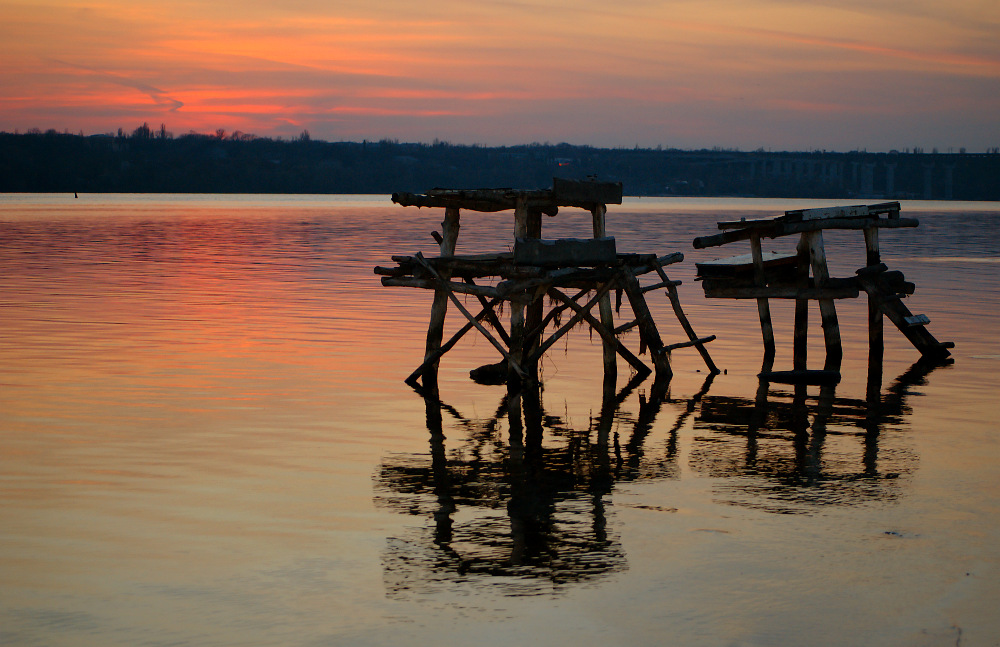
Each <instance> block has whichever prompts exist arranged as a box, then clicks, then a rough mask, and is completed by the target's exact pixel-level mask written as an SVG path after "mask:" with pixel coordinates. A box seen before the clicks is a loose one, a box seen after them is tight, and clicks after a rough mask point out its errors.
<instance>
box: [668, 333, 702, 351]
mask: <svg viewBox="0 0 1000 647" xmlns="http://www.w3.org/2000/svg"><path fill="white" fill-rule="evenodd" d="M710 341H715V335H709V336H708V337H699V338H698V339H692V340H689V341H681V342H677V343H676V344H667V345H666V346H664V347H663V350H664V351H666V352H668V353H669V352H670V351H674V350H677V349H678V348H689V347H691V346H698V345H700V344H707V343H708V342H710Z"/></svg>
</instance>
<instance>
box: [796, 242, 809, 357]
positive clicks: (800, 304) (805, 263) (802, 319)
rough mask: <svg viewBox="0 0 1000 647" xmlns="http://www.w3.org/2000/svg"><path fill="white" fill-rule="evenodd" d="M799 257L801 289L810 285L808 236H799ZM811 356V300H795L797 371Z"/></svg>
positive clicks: (797, 248) (797, 263)
mask: <svg viewBox="0 0 1000 647" xmlns="http://www.w3.org/2000/svg"><path fill="white" fill-rule="evenodd" d="M796 251H797V252H798V259H797V262H796V274H797V275H798V281H797V283H798V288H799V289H800V290H803V289H807V288H808V287H809V265H810V263H809V242H808V240H807V239H806V236H805V235H803V236H800V237H799V244H798V246H797V247H796ZM808 357H809V300H808V299H796V300H795V327H794V329H793V330H792V367H793V368H794V369H795V370H797V371H804V370H806V368H807V364H808Z"/></svg>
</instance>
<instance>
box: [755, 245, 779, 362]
mask: <svg viewBox="0 0 1000 647" xmlns="http://www.w3.org/2000/svg"><path fill="white" fill-rule="evenodd" d="M750 252H751V254H752V255H753V277H754V283H755V284H756V285H757V287H759V288H763V287H766V286H767V281H766V280H765V279H764V260H763V255H762V254H761V251H760V234H759V233H757V232H754V233H753V235H751V237H750ZM757 314H758V315H759V316H760V333H761V336H762V337H763V339H764V365H763V368H762V369H761V372H763V373H766V372H768V371H770V370H771V369H772V368H773V367H774V327H773V326H772V325H771V306H770V304H769V303H768V301H767V299H766V298H760V299H757Z"/></svg>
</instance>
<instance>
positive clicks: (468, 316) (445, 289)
mask: <svg viewBox="0 0 1000 647" xmlns="http://www.w3.org/2000/svg"><path fill="white" fill-rule="evenodd" d="M416 258H417V260H418V261H419V260H422V259H423V255H422V254H421V253H420V252H417V256H416ZM425 267H426V268H427V270H428V271H429V272H431V273H432V274H433V275H435V277H436V278H440V277H439V276H438V274H437V271H436V270H435V269H434V268H433V267H431V266H430V265H425ZM442 284H443V285H444V287H443V289H442V290H441V291H443V292H444V293H445V294H446V295H447V296H448V297H449V298H450V299H451V301H452V303H454V304H455V307H456V308H458V310H459V312H461V313H462V314H463V315H465V318H466V319H468V320H469V322H470V323H472V325H473V326H475V327H476V330H478V331H479V332H480V333H482V334H483V336H484V337H486V339H487V340H488V341H489V342H490V343H491V344H493V347H494V348H496V349H497V350H498V351H500V354H501V355H503V356H504V358H505V359H506V360H507V361H508V362H509V363H510V368H511V369H512V370H513V371H514V372H516V373H517V374H518V375H519V376H521V377H525V375H526V373H525V371H524V370H523V369H522V368H521V366H520V364H519V363H518V362H517V361H516V360H515V359H514V358H513V357H512V355H511V354H510V353H508V352H507V349H506V348H504V346H503V344H501V343H500V342H498V341H497V340H496V338H495V337H493V335H491V334H490V331H488V330H487V329H486V328H485V327H484V326H483V325H482V324H481V323H479V321H478V320H477V319H476V318H475V317H474V316H473V315H472V313H471V312H469V311H468V309H467V308H466V307H465V306H464V305H462V302H461V301H459V300H458V297H456V296H455V294H454V293H453V292H452V290H451V289H450V288H449V286H448V285H447V284H446V282H445V281H442ZM512 337H513V335H512ZM439 346H440V344H439ZM435 350H437V349H435Z"/></svg>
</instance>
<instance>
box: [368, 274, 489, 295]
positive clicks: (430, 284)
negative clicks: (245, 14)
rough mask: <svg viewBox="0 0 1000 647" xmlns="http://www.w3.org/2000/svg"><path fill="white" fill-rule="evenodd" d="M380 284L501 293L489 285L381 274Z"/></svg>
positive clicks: (461, 291) (470, 292) (476, 293)
mask: <svg viewBox="0 0 1000 647" xmlns="http://www.w3.org/2000/svg"><path fill="white" fill-rule="evenodd" d="M382 285H385V286H390V287H405V288H423V289H425V290H440V289H442V288H444V287H447V288H448V289H450V290H452V291H454V292H460V293H462V294H473V295H476V296H483V297H491V298H493V297H500V296H501V295H502V293H501V292H500V291H499V290H497V289H496V288H494V287H491V286H489V285H475V284H473V285H470V284H468V283H458V282H456V281H445V280H443V279H418V278H414V277H406V276H402V277H396V276H383V277H382Z"/></svg>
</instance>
